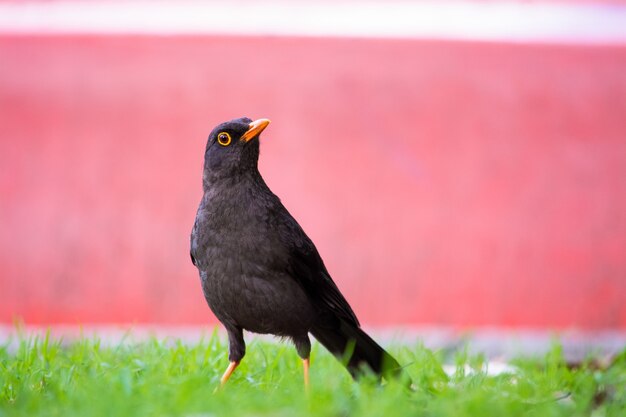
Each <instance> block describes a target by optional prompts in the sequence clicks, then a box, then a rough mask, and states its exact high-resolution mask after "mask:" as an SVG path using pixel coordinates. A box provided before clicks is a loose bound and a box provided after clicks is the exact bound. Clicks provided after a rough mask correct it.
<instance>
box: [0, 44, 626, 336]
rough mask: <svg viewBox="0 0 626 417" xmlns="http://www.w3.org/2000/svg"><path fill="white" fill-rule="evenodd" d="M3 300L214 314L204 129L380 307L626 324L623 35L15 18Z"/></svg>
mask: <svg viewBox="0 0 626 417" xmlns="http://www.w3.org/2000/svg"><path fill="white" fill-rule="evenodd" d="M0 57H1V58H0V60H1V61H2V63H1V64H0V126H1V131H2V134H1V135H0V195H1V200H0V322H9V321H11V320H12V318H13V317H15V316H20V317H22V318H24V319H25V321H26V322H29V323H57V322H63V323H89V322H162V323H205V322H210V321H214V320H215V319H214V318H213V317H212V316H211V314H210V312H209V310H208V308H207V307H206V305H205V304H204V300H203V298H202V295H201V291H200V285H199V282H198V278H197V273H196V271H195V269H194V267H193V266H192V265H191V263H190V260H189V255H188V235H189V231H190V229H191V225H192V223H193V218H194V215H195V209H196V206H197V203H198V201H199V199H200V196H201V185H200V176H201V168H202V157H203V148H204V144H205V140H206V136H207V134H208V132H209V131H210V129H211V128H212V127H213V125H215V124H217V123H218V122H221V121H223V120H227V119H230V118H234V117H239V116H243V115H246V116H249V117H252V118H258V117H268V118H270V119H272V121H273V123H272V125H271V126H270V127H269V128H268V130H266V133H265V134H264V138H263V144H262V155H261V171H262V173H263V174H264V176H265V178H266V180H267V182H268V183H269V185H270V186H271V187H272V188H273V190H274V191H275V192H276V193H277V194H278V195H279V196H281V197H282V199H283V202H284V203H285V205H286V206H287V207H288V208H289V209H290V210H291V212H292V213H293V214H294V215H295V217H296V218H297V219H298V220H299V221H300V223H301V224H302V226H303V227H304V228H305V230H306V231H307V232H308V233H309V235H310V236H311V237H312V238H313V240H314V241H315V242H316V243H317V246H318V249H319V250H320V252H321V254H322V256H323V257H324V259H325V260H326V263H327V266H328V268H329V270H330V271H331V273H332V274H333V276H334V278H335V280H336V282H337V283H338V285H339V287H340V288H341V289H342V290H343V292H344V293H345V294H346V296H347V298H348V300H349V301H350V302H351V303H352V304H353V307H354V308H355V310H356V312H357V314H358V315H359V316H360V317H361V319H362V321H363V322H365V323H366V324H372V325H383V324H397V323H402V324H445V325H458V326H465V325H502V326H518V325H523V326H540V327H542V326H550V327H552V326H554V327H568V326H581V327H586V328H621V329H626V47H608V46H607V47H602V46H539V45H505V44H486V43H462V42H429V41H409V40H406V41H402V40H349V39H344V40H337V39H297V38H244V37H238V38H232V37H174V38H166V37H112V36H110V37H97V36H93V37H89V36H83V37H63V36H58V37H26V36H24V37H11V36H7V35H4V36H2V37H0Z"/></svg>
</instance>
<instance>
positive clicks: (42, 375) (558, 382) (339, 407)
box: [0, 335, 626, 417]
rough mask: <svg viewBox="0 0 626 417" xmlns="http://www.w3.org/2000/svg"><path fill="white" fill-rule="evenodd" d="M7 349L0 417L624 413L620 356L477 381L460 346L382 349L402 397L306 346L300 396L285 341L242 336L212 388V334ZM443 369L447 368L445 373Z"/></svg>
mask: <svg viewBox="0 0 626 417" xmlns="http://www.w3.org/2000/svg"><path fill="white" fill-rule="evenodd" d="M15 346H16V345H15V344H13V345H12V347H11V348H9V346H4V347H0V416H70V415H76V416H142V415H145V416H194V417H195V416H298V415H314V416H385V417H386V416H455V417H463V416H472V417H475V416H537V417H549V416H587V415H591V416H594V417H597V416H616V417H617V416H626V352H625V353H622V354H621V355H620V356H619V357H618V358H617V360H616V361H615V362H614V363H613V365H612V366H610V367H608V368H606V369H602V370H597V369H593V368H594V367H593V366H591V364H590V365H588V366H585V365H584V364H583V366H582V367H580V368H577V369H571V368H570V367H568V366H566V364H565V362H564V360H563V358H562V355H561V352H560V348H559V347H558V346H557V345H555V346H554V348H553V349H552V351H551V352H550V353H549V354H548V355H546V357H543V358H538V359H534V360H528V359H525V360H518V361H515V362H514V363H515V365H516V366H517V367H518V370H517V371H516V372H515V374H508V375H499V376H488V375H487V374H486V373H485V372H483V371H481V369H483V365H484V363H483V360H482V358H481V357H470V356H468V355H467V354H466V353H464V351H461V352H456V353H454V352H452V353H451V352H447V353H446V352H432V351H430V350H429V349H426V348H424V347H423V346H420V345H416V346H391V347H390V350H391V351H392V353H393V354H394V355H396V356H397V358H398V359H399V361H400V362H401V363H404V364H408V365H407V367H406V370H407V372H408V373H409V374H410V375H411V377H412V379H413V381H414V390H413V391H410V390H407V389H406V388H405V387H403V386H402V385H401V384H400V383H394V382H390V383H387V384H385V385H383V386H380V385H378V384H377V383H376V382H375V381H374V379H373V378H365V379H363V380H361V381H360V382H358V383H356V382H353V381H352V379H351V378H350V376H349V375H348V373H347V372H346V371H345V370H344V369H343V367H342V366H341V364H340V363H338V362H337V361H336V360H335V359H334V358H333V357H332V356H330V355H329V354H328V353H327V352H326V351H324V349H323V348H321V347H320V346H319V345H315V346H314V349H313V353H312V368H311V370H312V372H311V385H312V387H311V388H312V389H311V392H310V393H309V395H306V394H305V393H304V390H303V384H302V369H301V364H300V361H299V359H298V357H297V355H296V353H295V350H294V349H293V347H292V346H291V345H290V344H287V343H284V344H280V343H271V342H266V341H261V340H253V341H252V342H251V343H249V345H248V350H247V355H246V357H245V359H244V361H243V362H242V364H241V366H240V367H239V369H237V372H236V373H235V374H234V376H233V377H232V378H231V380H230V381H229V383H228V384H227V386H226V387H225V388H224V389H221V390H220V389H217V388H218V386H219V377H220V374H221V373H222V371H223V370H224V368H225V367H226V365H227V363H228V359H227V345H226V343H225V340H224V339H222V338H221V337H219V336H217V335H213V336H211V337H210V338H208V339H207V340H204V341H203V342H201V343H198V344H193V345H187V344H183V343H180V342H176V341H172V340H157V339H154V340H149V341H147V342H143V343H139V344H129V343H124V344H120V345H118V346H113V347H105V346H103V345H102V344H101V343H100V342H99V341H98V340H97V339H81V340H79V341H76V342H73V343H64V342H62V341H58V340H50V339H49V338H47V337H46V338H36V337H30V338H29V337H25V336H22V337H21V339H20V340H19V343H18V347H17V348H16V347H15ZM443 362H447V363H452V364H456V366H457V368H456V369H457V371H456V373H455V374H454V375H453V376H451V377H448V376H447V375H446V373H445V372H444V371H443V369H442V363H443ZM466 365H469V366H470V367H471V368H472V369H474V370H475V371H473V372H466V371H465V370H466V369H467V367H466Z"/></svg>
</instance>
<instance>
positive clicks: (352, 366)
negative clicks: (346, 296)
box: [311, 319, 403, 378]
mask: <svg viewBox="0 0 626 417" xmlns="http://www.w3.org/2000/svg"><path fill="white" fill-rule="evenodd" d="M337 321H338V322H337ZM337 321H335V320H333V323H332V324H329V323H318V324H316V325H314V326H313V328H312V329H311V334H312V335H313V336H314V337H315V338H316V339H317V341H318V342H320V343H321V344H322V345H323V346H324V347H325V348H326V349H328V350H329V351H330V352H331V353H332V354H334V355H335V356H337V357H338V358H339V359H340V360H343V363H344V364H345V365H346V367H347V368H348V371H349V372H350V374H351V375H352V376H353V377H356V376H358V375H359V374H361V373H362V372H363V365H367V366H368V367H369V368H370V369H371V370H372V371H374V372H375V373H376V374H378V375H379V376H384V377H386V378H389V377H390V376H393V377H399V376H401V375H403V373H402V368H401V367H400V364H399V363H398V361H396V360H395V359H394V357H393V356H391V355H390V354H389V353H387V351H386V350H385V349H383V348H382V347H380V345H379V344H378V343H376V342H375V341H374V340H373V339H372V338H371V337H369V335H368V334H367V333H365V332H364V331H363V330H361V329H360V328H359V327H358V326H356V325H354V324H351V323H348V322H346V321H344V320H342V319H338V320H337Z"/></svg>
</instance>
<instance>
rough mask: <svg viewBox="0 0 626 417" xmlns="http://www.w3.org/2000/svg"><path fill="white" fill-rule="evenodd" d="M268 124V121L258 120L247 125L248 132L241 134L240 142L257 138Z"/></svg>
mask: <svg viewBox="0 0 626 417" xmlns="http://www.w3.org/2000/svg"><path fill="white" fill-rule="evenodd" d="M269 124H270V121H269V120H268V119H258V120H255V121H254V122H252V123H250V124H249V125H248V131H247V132H246V133H244V134H243V136H242V137H241V140H242V141H244V142H249V141H250V140H252V138H254V137H256V136H258V135H259V134H260V133H261V132H262V131H263V129H265V128H266V127H267V125H269Z"/></svg>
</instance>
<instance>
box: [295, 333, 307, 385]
mask: <svg viewBox="0 0 626 417" xmlns="http://www.w3.org/2000/svg"><path fill="white" fill-rule="evenodd" d="M293 343H294V344H295V345H296V350H297V351H298V356H300V357H301V358H302V369H303V371H304V390H305V391H306V392H309V365H310V362H309V358H310V357H311V341H310V340H309V335H308V334H304V335H302V336H298V337H294V338H293Z"/></svg>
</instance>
